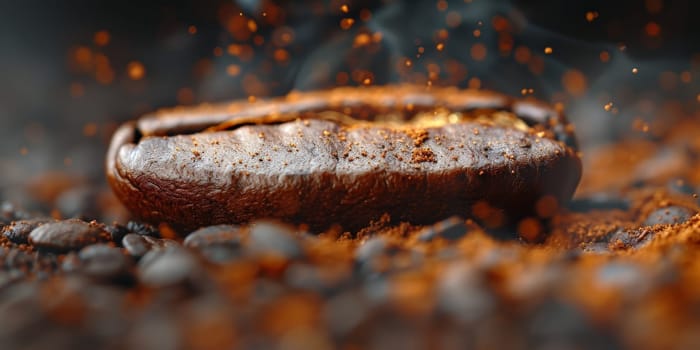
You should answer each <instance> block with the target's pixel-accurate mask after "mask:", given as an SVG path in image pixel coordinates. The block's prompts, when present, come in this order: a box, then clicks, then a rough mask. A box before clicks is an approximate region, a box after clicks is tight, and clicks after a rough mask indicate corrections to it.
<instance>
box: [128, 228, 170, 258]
mask: <svg viewBox="0 0 700 350" xmlns="http://www.w3.org/2000/svg"><path fill="white" fill-rule="evenodd" d="M122 246H123V247H124V248H125V249H126V251H127V253H128V254H129V255H131V256H133V257H136V258H140V257H142V256H144V255H145V254H146V253H148V251H149V250H157V249H166V248H171V247H178V246H179V244H178V243H177V242H175V241H173V240H170V239H160V238H153V237H151V236H142V235H139V234H135V233H129V234H127V235H126V236H124V238H123V239H122Z"/></svg>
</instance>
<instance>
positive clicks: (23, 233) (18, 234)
mask: <svg viewBox="0 0 700 350" xmlns="http://www.w3.org/2000/svg"><path fill="white" fill-rule="evenodd" d="M50 221H52V220H51V219H48V218H39V219H31V220H20V221H13V222H12V223H11V224H10V225H8V226H5V227H4V228H3V230H2V234H3V235H4V236H5V237H7V238H8V239H9V240H10V241H12V242H13V243H17V244H26V243H28V242H29V234H30V233H31V232H32V231H33V230H34V229H35V228H37V227H39V226H41V225H43V224H45V223H47V222H50Z"/></svg>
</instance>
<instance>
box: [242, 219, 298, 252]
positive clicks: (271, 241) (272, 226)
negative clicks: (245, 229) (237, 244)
mask: <svg viewBox="0 0 700 350" xmlns="http://www.w3.org/2000/svg"><path fill="white" fill-rule="evenodd" d="M293 234H294V231H293V229H292V228H290V227H288V226H285V225H282V224H278V223H275V222H269V221H259V222H256V223H254V224H252V225H251V226H250V234H249V236H248V245H247V248H248V250H250V251H252V252H254V253H257V254H274V255H279V256H282V257H285V258H287V259H296V258H300V257H302V256H303V254H304V251H303V249H302V247H301V244H300V243H299V241H298V240H297V239H296V238H295V237H294V236H293Z"/></svg>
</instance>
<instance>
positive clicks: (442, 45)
mask: <svg viewBox="0 0 700 350" xmlns="http://www.w3.org/2000/svg"><path fill="white" fill-rule="evenodd" d="M435 49H436V50H438V51H442V50H444V49H445V44H444V43H438V44H437V45H435Z"/></svg>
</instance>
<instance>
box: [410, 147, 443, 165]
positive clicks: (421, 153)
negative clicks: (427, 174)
mask: <svg viewBox="0 0 700 350" xmlns="http://www.w3.org/2000/svg"><path fill="white" fill-rule="evenodd" d="M411 162H413V163H425V162H431V163H437V158H436V157H435V153H433V150H431V149H430V148H416V149H414V150H413V152H411Z"/></svg>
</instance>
